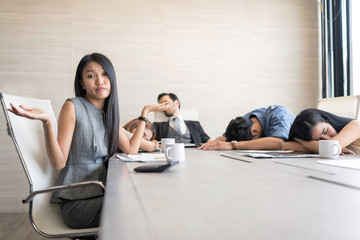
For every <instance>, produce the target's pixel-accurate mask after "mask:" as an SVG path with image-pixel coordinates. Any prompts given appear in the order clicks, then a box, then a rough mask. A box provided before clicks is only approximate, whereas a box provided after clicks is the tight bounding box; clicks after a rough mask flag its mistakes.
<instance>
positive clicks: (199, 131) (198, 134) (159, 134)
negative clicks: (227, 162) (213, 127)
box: [153, 121, 210, 143]
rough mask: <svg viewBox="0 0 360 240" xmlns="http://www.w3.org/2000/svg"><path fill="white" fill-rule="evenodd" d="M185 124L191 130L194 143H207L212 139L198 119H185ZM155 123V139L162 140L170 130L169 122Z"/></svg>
mask: <svg viewBox="0 0 360 240" xmlns="http://www.w3.org/2000/svg"><path fill="white" fill-rule="evenodd" d="M185 124H186V126H187V128H188V129H189V131H190V135H191V139H192V141H193V143H205V142H207V141H208V140H209V139H210V137H209V136H208V135H207V134H206V133H205V132H204V129H203V128H202V127H201V125H200V123H199V122H198V121H185ZM153 125H154V128H155V132H156V138H155V139H156V140H157V141H160V140H161V138H166V136H167V134H168V130H169V122H154V123H153Z"/></svg>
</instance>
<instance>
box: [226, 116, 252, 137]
mask: <svg viewBox="0 0 360 240" xmlns="http://www.w3.org/2000/svg"><path fill="white" fill-rule="evenodd" d="M252 125H253V122H252V121H251V120H250V118H248V117H237V118H235V119H232V120H231V121H230V122H229V124H228V126H227V127H226V131H225V137H226V141H227V142H230V141H232V140H237V141H247V140H251V139H252V138H253V137H254V136H253V135H251V127H252Z"/></svg>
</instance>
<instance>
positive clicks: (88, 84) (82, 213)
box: [9, 53, 168, 228]
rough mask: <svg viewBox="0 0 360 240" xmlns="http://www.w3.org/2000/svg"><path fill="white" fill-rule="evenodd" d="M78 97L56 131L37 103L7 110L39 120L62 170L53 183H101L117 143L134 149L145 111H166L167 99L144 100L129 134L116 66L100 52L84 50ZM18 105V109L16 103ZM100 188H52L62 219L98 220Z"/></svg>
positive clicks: (73, 223) (91, 223) (84, 224)
mask: <svg viewBox="0 0 360 240" xmlns="http://www.w3.org/2000/svg"><path fill="white" fill-rule="evenodd" d="M75 95H76V97H74V98H70V99H67V100H66V101H65V103H64V105H63V107H62V109H61V112H60V115H59V119H58V135H57V136H56V131H55V129H54V123H53V122H52V121H51V118H50V116H49V114H48V113H47V112H45V111H43V110H41V109H34V108H31V107H26V106H22V105H20V106H19V107H17V106H14V105H11V107H12V108H11V109H9V111H11V112H13V113H14V114H16V115H18V116H22V117H27V118H30V119H38V120H41V121H42V122H43V125H44V134H45V140H46V150H47V154H48V157H49V160H50V162H51V164H52V166H53V167H54V168H55V169H56V170H58V171H60V172H59V178H58V180H57V185H62V184H69V183H74V182H81V181H89V180H98V181H102V182H103V183H104V184H105V180H106V162H107V160H108V159H109V158H110V157H111V156H112V155H113V154H114V153H115V152H116V150H117V149H118V148H119V149H120V150H121V151H123V152H125V153H127V154H136V153H137V151H138V149H139V146H140V141H141V139H142V137H143V134H144V130H145V125H146V123H147V115H148V113H149V112H151V111H164V110H165V109H166V108H167V107H168V106H167V104H156V105H146V106H145V107H144V108H143V110H142V112H141V115H140V117H139V118H138V119H139V125H138V127H137V129H136V131H135V132H134V135H133V137H132V138H131V139H129V138H128V137H127V136H126V135H125V133H124V131H123V130H122V129H121V127H120V120H119V105H118V96H117V86H116V77H115V71H114V68H113V65H112V63H111V62H110V60H109V59H108V58H107V57H105V56H104V55H102V54H99V53H93V54H89V55H86V56H84V57H83V58H82V59H81V61H80V63H79V65H78V67H77V71H76V76H75ZM20 108H21V109H20ZM103 195H104V193H103V191H102V189H100V188H98V187H87V188H78V189H74V190H65V191H61V192H57V193H54V194H53V195H52V198H51V202H53V203H58V204H60V207H61V211H62V215H63V219H64V221H65V223H66V224H67V225H68V226H70V227H72V228H88V227H96V226H98V225H99V221H100V212H101V207H102V202H103Z"/></svg>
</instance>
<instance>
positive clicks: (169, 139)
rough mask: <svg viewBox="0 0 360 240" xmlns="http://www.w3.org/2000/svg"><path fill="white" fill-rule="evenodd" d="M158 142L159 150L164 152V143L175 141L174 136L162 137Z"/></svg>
mask: <svg viewBox="0 0 360 240" xmlns="http://www.w3.org/2000/svg"><path fill="white" fill-rule="evenodd" d="M160 143H161V152H165V151H166V145H167V144H172V143H175V138H162V139H161V141H160Z"/></svg>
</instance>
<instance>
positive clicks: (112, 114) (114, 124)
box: [74, 53, 120, 158]
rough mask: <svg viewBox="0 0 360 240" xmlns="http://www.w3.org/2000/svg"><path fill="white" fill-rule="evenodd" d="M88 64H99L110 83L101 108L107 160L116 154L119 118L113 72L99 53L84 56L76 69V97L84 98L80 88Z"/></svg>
mask: <svg viewBox="0 0 360 240" xmlns="http://www.w3.org/2000/svg"><path fill="white" fill-rule="evenodd" d="M89 62H96V63H98V64H100V65H101V66H102V67H103V69H104V71H105V72H106V74H107V76H108V77H109V79H110V83H111V91H110V95H109V97H107V98H106V99H105V105H104V108H103V111H104V113H105V117H104V125H105V131H106V133H107V136H108V143H109V146H108V155H107V158H109V157H111V156H112V155H113V154H114V153H115V152H116V150H117V149H118V143H119V126H120V117H119V102H118V95H117V84H116V76H115V70H114V67H113V65H112V63H111V61H110V60H109V59H108V58H107V57H105V56H104V55H102V54H100V53H92V54H88V55H86V56H84V57H83V58H82V59H81V60H80V63H79V65H78V67H77V69H76V75H75V83H74V87H75V95H76V96H77V97H85V96H86V90H85V89H83V88H82V86H81V79H82V71H83V69H84V67H85V66H86V65H87V64H88V63H89Z"/></svg>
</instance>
